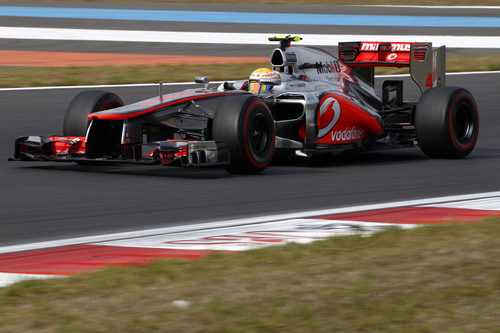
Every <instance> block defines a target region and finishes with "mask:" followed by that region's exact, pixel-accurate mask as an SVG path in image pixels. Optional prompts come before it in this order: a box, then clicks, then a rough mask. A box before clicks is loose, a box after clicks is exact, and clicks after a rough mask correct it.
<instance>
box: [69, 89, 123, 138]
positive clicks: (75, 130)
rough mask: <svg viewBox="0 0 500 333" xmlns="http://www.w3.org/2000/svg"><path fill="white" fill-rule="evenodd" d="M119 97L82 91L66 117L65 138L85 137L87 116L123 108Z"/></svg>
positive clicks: (102, 92)
mask: <svg viewBox="0 0 500 333" xmlns="http://www.w3.org/2000/svg"><path fill="white" fill-rule="evenodd" d="M123 105H124V104H123V101H122V100H121V98H120V97H118V96H117V95H115V94H113V93H110V92H107V91H100V90H86V91H82V92H81V93H79V94H78V95H76V96H75V98H73V100H72V101H71V103H70V104H69V106H68V108H67V109H66V114H65V116H64V126H63V135H64V136H85V135H86V134H87V127H88V125H89V120H88V119H87V116H88V115H89V114H91V113H93V112H97V111H103V110H108V109H113V108H117V107H120V106H123Z"/></svg>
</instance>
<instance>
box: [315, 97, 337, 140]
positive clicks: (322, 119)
mask: <svg viewBox="0 0 500 333" xmlns="http://www.w3.org/2000/svg"><path fill="white" fill-rule="evenodd" d="M339 118H340V104H339V102H338V101H337V100H336V99H335V98H333V97H328V98H326V99H325V100H324V101H323V102H322V103H321V105H320V107H319V114H318V129H319V132H318V138H322V137H324V136H325V135H327V134H328V133H329V132H330V131H331V130H332V129H333V127H334V126H335V124H336V123H337V121H338V120H339Z"/></svg>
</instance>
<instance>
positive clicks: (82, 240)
mask: <svg viewBox="0 0 500 333" xmlns="http://www.w3.org/2000/svg"><path fill="white" fill-rule="evenodd" d="M492 197H500V191H498V192H486V193H474V194H466V195H454V196H446V197H437V198H428V199H418V200H408V201H396V202H389V203H382V204H371V205H361V206H351V207H343V208H334V209H323V210H313V211H306V212H297V213H288V214H276V215H266V216H257V217H252V218H245V219H236V220H224V221H217V222H207V223H198V224H191V225H189V224H188V225H182V226H176V227H166V228H155V229H146V230H138V231H130V232H120V233H113V234H107V235H96V236H88V237H78V238H69V239H60V240H54V241H47V242H37V243H30V244H20V245H12V246H4V247H0V253H9V252H17V251H28V250H36V249H42V248H50V247H58V246H68V245H77V244H88V243H99V242H105V241H112V240H120V239H127V238H136V237H145V236H154V235H160V234H173V233H179V232H187V231H196V230H207V229H213V228H222V227H231V226H242V225H250V224H256V225H257V224H261V223H266V222H271V221H281V220H288V219H297V218H305V217H311V216H320V215H333V214H342V213H352V212H359V211H367V210H378V209H384V208H396V207H407V206H420V205H429V204H442V203H447V202H454V201H462V200H471V199H484V198H492Z"/></svg>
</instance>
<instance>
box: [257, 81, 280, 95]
mask: <svg viewBox="0 0 500 333" xmlns="http://www.w3.org/2000/svg"><path fill="white" fill-rule="evenodd" d="M259 83H260V87H259V93H258V94H257V95H260V93H261V91H262V85H263V84H269V85H271V86H279V85H280V84H281V79H267V78H262V79H259Z"/></svg>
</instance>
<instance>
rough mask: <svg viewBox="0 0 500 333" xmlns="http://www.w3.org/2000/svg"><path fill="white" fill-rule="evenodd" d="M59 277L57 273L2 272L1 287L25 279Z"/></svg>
mask: <svg viewBox="0 0 500 333" xmlns="http://www.w3.org/2000/svg"><path fill="white" fill-rule="evenodd" d="M53 277H57V275H45V274H20V273H0V287H5V286H8V285H10V284H13V283H16V282H19V281H23V280H33V279H49V278H53Z"/></svg>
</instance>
